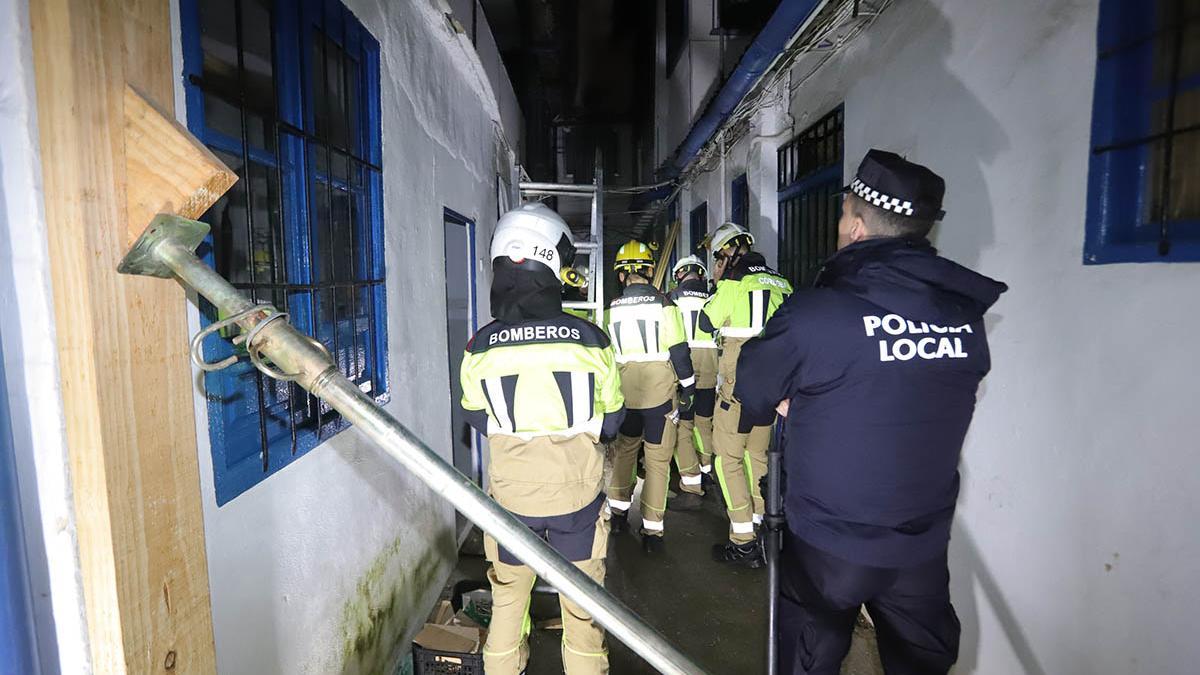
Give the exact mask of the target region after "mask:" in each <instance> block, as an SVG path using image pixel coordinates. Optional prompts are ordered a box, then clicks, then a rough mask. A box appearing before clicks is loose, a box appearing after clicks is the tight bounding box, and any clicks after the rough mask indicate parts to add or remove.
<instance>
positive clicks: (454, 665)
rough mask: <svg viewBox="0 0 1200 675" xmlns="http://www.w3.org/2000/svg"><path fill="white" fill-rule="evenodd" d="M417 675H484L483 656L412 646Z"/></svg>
mask: <svg viewBox="0 0 1200 675" xmlns="http://www.w3.org/2000/svg"><path fill="white" fill-rule="evenodd" d="M412 660H413V672H414V674H415V675H483V654H467V653H464V652H447V651H442V650H439V649H426V648H424V647H422V646H421V645H419V644H417V643H415V642H414V643H413V646H412Z"/></svg>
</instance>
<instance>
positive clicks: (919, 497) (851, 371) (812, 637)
mask: <svg viewBox="0 0 1200 675" xmlns="http://www.w3.org/2000/svg"><path fill="white" fill-rule="evenodd" d="M846 190H847V191H848V192H849V194H847V195H846V197H845V201H844V202H843V204H842V215H841V219H840V221H839V222H838V247H839V249H838V251H837V253H835V254H834V255H833V256H832V257H831V258H829V259H828V260H827V261H825V264H824V266H823V267H822V269H821V273H820V274H819V275H818V276H817V280H816V284H815V285H814V288H812V289H807V290H804V291H801V292H799V293H797V294H796V295H794V296H792V298H791V299H789V300H788V301H787V303H786V304H785V305H784V306H783V308H782V309H780V311H779V313H778V314H777V315H776V317H775V319H774V320H772V321H771V323H770V325H769V326H767V330H766V333H765V334H764V335H763V337H762V338H761V339H758V340H754V341H752V342H750V343H749V344H747V345H746V346H745V347H744V348H743V350H742V357H741V361H740V362H739V363H738V385H737V392H736V393H737V395H738V396H739V398H740V399H741V401H742V402H743V404H744V406H745V408H746V409H748V410H755V411H758V413H759V414H769V413H770V412H772V410H773V409H777V410H778V411H779V412H780V413H781V414H783V415H785V416H786V427H787V434H786V439H787V440H786V443H785V444H784V445H785V447H784V468H785V470H784V472H783V479H784V485H785V488H784V492H783V497H784V512H785V514H786V516H787V529H786V530H785V531H784V544H783V551H782V560H781V563H780V570H779V576H780V585H779V591H778V597H779V632H778V634H777V635H776V636H775V637H776V644H777V645H778V650H779V661H780V663H779V666H780V667H779V672H780V673H809V674H811V675H836V674H837V673H838V672H839V671H840V669H841V665H842V659H843V658H844V657H845V656H846V652H847V650H848V649H849V648H850V640H851V635H852V634H853V631H854V621H855V618H856V617H857V616H858V614H859V609H860V606H861V605H864V604H865V605H866V607H867V610H868V611H869V612H870V614H871V619H872V620H873V621H874V623H875V628H876V634H877V636H878V643H879V655H880V657H881V659H882V661H883V665H884V670H885V671H886V672H888V673H923V674H928V675H934V674H936V673H945V672H947V671H949V670H950V668H951V666H952V665H953V664H954V662H955V661H956V659H957V657H958V646H959V630H960V626H959V622H958V617H957V616H956V614H955V612H954V607H953V605H951V603H950V590H949V587H948V584H949V574H948V572H947V567H946V555H947V546H948V544H949V541H950V529H951V523H952V521H953V518H954V508H955V504H956V501H957V498H958V487H959V474H958V463H959V457H960V456H961V454H962V446H963V439H964V437H965V436H966V433H967V428H968V427H969V425H970V423H971V417H972V415H973V413H974V411H975V398H976V394H977V392H978V389H979V383H980V380H982V378H983V377H984V375H986V374H987V372H988V370H989V369H990V367H991V358H990V356H989V352H988V342H987V335H986V331H985V326H984V320H983V317H984V314H985V313H986V312H987V311H988V308H990V307H991V306H992V304H993V303H995V302H996V301H997V299H999V297H1000V294H1001V293H1003V292H1005V291H1006V290H1007V288H1008V287H1007V286H1006V285H1005V284H1003V283H1002V282H999V281H996V280H994V279H990V278H988V277H985V276H983V275H982V274H979V273H977V272H974V271H972V270H969V269H967V268H966V267H963V266H961V265H959V264H957V263H954V262H952V261H950V260H947V259H946V258H942V257H940V256H938V254H937V250H936V249H934V248H933V246H932V245H930V243H929V240H928V239H927V237H928V235H929V232H930V230H931V229H932V228H933V226H934V224H935V223H936V222H937V221H939V220H941V219H942V217H943V215H944V213H943V212H942V199H943V197H944V195H945V191H946V183H945V181H944V180H943V179H942V177H941V176H938V175H937V174H936V173H934V172H933V171H932V170H930V169H929V168H927V167H925V166H922V165H920V164H916V163H913V162H910V161H907V160H905V159H904V158H902V157H901V156H899V155H897V154H894V153H891V152H884V151H881V150H871V151H870V152H868V153H867V155H866V157H865V158H864V159H863V161H862V164H861V165H860V166H859V168H858V172H857V173H856V175H855V178H854V181H853V182H852V183H851V184H850V186H849V187H847V188H846ZM751 383H753V384H752V386H747V385H751ZM1116 670H1120V669H1119V668H1116Z"/></svg>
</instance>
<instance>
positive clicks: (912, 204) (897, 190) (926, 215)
mask: <svg viewBox="0 0 1200 675" xmlns="http://www.w3.org/2000/svg"><path fill="white" fill-rule="evenodd" d="M842 191H843V192H852V193H854V194H855V195H857V196H858V197H859V198H860V199H862V200H863V201H865V202H867V203H868V204H870V205H872V206H875V207H878V208H881V209H884V210H887V211H892V212H893V213H898V214H900V215H902V216H911V217H913V218H920V219H921V220H941V219H942V218H944V217H945V216H946V212H945V211H943V210H942V197H944V196H945V195H946V181H945V180H943V179H942V177H941V176H939V175H937V174H936V173H934V172H933V171H931V170H930V169H929V167H927V166H923V165H921V164H917V163H915V162H910V161H908V160H907V159H904V158H903V157H901V156H900V155H897V154H896V153H894V152H887V151H885V150H876V149H871V150H868V151H867V156H866V157H863V161H862V164H859V165H858V172H857V173H855V175H854V182H852V183H850V184H849V185H847V186H846V187H845V188H842Z"/></svg>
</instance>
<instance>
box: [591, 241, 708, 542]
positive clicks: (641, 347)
mask: <svg viewBox="0 0 1200 675" xmlns="http://www.w3.org/2000/svg"><path fill="white" fill-rule="evenodd" d="M613 268H614V269H615V270H616V273H617V281H618V282H619V283H620V284H621V286H622V288H623V292H622V294H621V296H620V297H618V298H616V299H615V300H613V301H612V303H611V304H610V305H609V308H608V315H607V321H608V326H607V327H608V334H609V336H610V337H611V338H612V343H613V349H614V350H615V352H616V360H617V364H618V367H619V368H620V371H621V392H622V394H623V395H624V398H625V407H626V408H627V413H628V414H627V415H626V416H625V422H624V424H622V425H621V428H620V433H619V434H618V435H617V440H616V442H615V443H614V444H613V451H614V453H613V454H614V460H613V470H612V477H611V478H610V480H609V487H608V506H609V508H610V509H611V510H612V524H613V530H614V531H615V532H620V531H622V530H623V529H624V528H625V526H626V519H627V517H628V511H629V507H630V506H632V500H633V489H634V486H635V484H636V483H637V456H638V446H640V445H642V444H643V441H644V443H645V449H646V452H645V458H644V459H643V462H642V464H643V467H644V469H645V476H646V481H645V483H644V484H643V485H642V499H641V511H642V548H643V549H644V550H645V551H646V553H648V554H657V553H661V552H662V549H663V514H664V513H665V511H666V509H667V483H668V481H669V480H670V474H671V456H672V455H673V454H674V452H675V434H676V428H675V425H676V424H677V422H678V420H679V415H680V414H682V412H683V411H686V410H689V409H690V408H691V405H692V397H693V395H694V393H695V388H696V387H695V385H696V378H695V376H694V375H693V374H692V359H691V353H690V350H689V349H688V344H687V337H686V335H685V334H684V329H683V318H682V316H681V315H680V314H679V308H678V307H676V306H675V304H674V303H673V302H671V301H670V299H668V298H667V297H666V296H664V295H663V294H662V293H659V292H658V290H657V289H655V288H654V286H651V285H650V280H651V278H652V277H653V276H654V257H653V253H652V252H651V250H650V247H649V246H647V245H645V244H643V243H642V242H640V241H630V242H627V243H626V244H625V245H623V246H622V247H621V248H620V249H619V250H618V251H617V256H616V263H615V264H614V266H613ZM691 475H694V476H695V477H696V478H697V479H698V478H699V475H700V469H699V467H696V468H694V469H693V470H692V472H691ZM693 497H694V495H693ZM681 498H682V497H677V498H676V499H681Z"/></svg>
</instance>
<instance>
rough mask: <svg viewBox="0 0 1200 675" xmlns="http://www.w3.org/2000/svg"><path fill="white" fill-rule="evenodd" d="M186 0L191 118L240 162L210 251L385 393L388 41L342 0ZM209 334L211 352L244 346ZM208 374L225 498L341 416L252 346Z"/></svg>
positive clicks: (206, 310)
mask: <svg viewBox="0 0 1200 675" xmlns="http://www.w3.org/2000/svg"><path fill="white" fill-rule="evenodd" d="M180 16H181V25H182V32H183V46H184V71H185V73H184V74H185V85H186V94H187V112H188V127H189V129H190V130H191V131H192V132H193V133H194V134H196V136H197V137H198V138H200V139H201V140H202V141H203V142H204V143H205V144H206V145H207V146H208V147H209V148H210V149H212V150H213V152H214V153H215V154H216V155H217V156H218V157H219V158H220V159H221V160H222V161H224V162H225V163H226V164H228V165H229V167H230V168H231V169H233V170H235V171H236V172H237V174H238V176H239V178H240V180H239V181H238V183H237V184H236V185H235V186H234V188H233V189H232V190H230V191H229V192H228V193H227V194H226V195H225V196H224V197H222V198H221V200H219V201H218V202H217V203H216V204H215V205H214V206H213V207H212V208H211V209H210V210H209V211H208V213H206V214H205V216H204V217H203V219H204V220H205V221H206V222H208V223H209V224H210V225H211V226H212V234H211V236H210V239H209V242H208V246H207V249H202V251H203V252H204V253H205V259H206V261H207V262H208V263H210V264H212V265H213V266H214V267H215V268H216V269H217V271H218V272H220V273H221V274H222V275H223V276H225V277H226V278H228V279H229V280H230V281H231V282H232V283H233V285H234V286H235V287H237V288H240V289H243V290H246V291H248V292H249V293H250V294H251V295H252V296H253V297H254V298H255V299H256V300H260V301H263V302H271V303H273V304H274V305H275V306H277V307H279V308H280V309H283V310H284V311H287V312H288V313H289V314H290V320H291V321H292V323H293V324H294V325H296V326H297V328H299V329H300V330H302V331H304V332H306V333H308V334H309V335H313V336H315V337H316V338H317V339H318V340H320V341H321V342H322V343H324V344H325V345H326V347H328V348H329V350H330V352H331V354H333V356H334V358H335V360H336V361H337V365H338V368H339V369H340V370H341V371H342V373H344V374H345V375H346V376H347V377H349V378H350V379H351V380H352V381H354V382H355V383H356V384H357V385H358V386H359V388H360V389H362V390H363V391H364V392H366V393H368V394H369V395H371V396H373V397H375V398H376V399H377V400H383V399H384V398H385V397H386V395H387V356H386V308H385V297H384V264H383V204H382V170H381V167H380V122H379V45H378V43H377V42H376V41H375V39H374V38H373V37H371V35H370V34H369V33H368V32H367V31H366V30H365V29H364V28H363V27H362V25H361V24H360V23H359V22H358V21H357V20H356V19H355V18H354V16H353V15H352V14H351V13H350V12H349V11H348V10H347V9H346V8H345V7H343V6H342V5H341V4H340V3H338V2H336V1H333V0H324V1H323V0H303V1H301V2H296V3H291V2H284V3H278V4H275V3H273V2H271V0H181V4H180ZM201 309H202V315H203V321H204V322H205V323H208V322H211V321H212V320H214V319H216V318H217V317H216V313H215V310H214V309H213V308H212V307H211V306H210V305H207V304H206V303H204V304H202V308H201ZM210 342H211V344H208V345H206V348H205V351H206V356H207V357H208V358H209V359H215V358H223V357H224V356H226V355H228V354H230V353H233V350H234V349H235V348H234V347H232V346H231V345H230V344H229V343H228V342H227V341H216V340H213V341H210ZM237 349H242V350H244V348H241V347H239V348H237ZM205 389H206V395H207V398H208V409H209V430H210V437H211V440H212V448H213V465H214V479H215V484H216V490H217V502H218V504H223V503H225V502H227V501H229V500H230V499H232V498H234V497H236V496H237V495H239V494H241V493H242V492H244V491H245V490H246V489H248V488H249V487H251V486H252V485H255V484H257V483H258V482H260V481H262V480H263V479H264V478H265V477H266V476H268V475H270V474H271V473H273V472H275V471H277V470H279V469H281V468H282V467H284V466H286V465H287V464H289V463H290V462H291V461H293V460H294V459H295V458H297V457H298V456H300V455H302V454H303V453H304V452H306V451H308V450H309V449H311V448H313V447H315V446H316V445H317V444H318V443H320V442H322V441H323V440H326V439H328V438H329V437H330V436H332V435H333V434H335V433H337V432H338V431H340V430H341V429H343V428H344V427H345V426H346V423H345V422H344V421H343V420H342V419H341V418H340V416H339V415H338V414H337V412H336V411H334V410H333V409H331V408H330V407H329V406H328V405H327V404H325V403H323V402H321V401H319V400H318V399H316V398H315V397H312V396H310V395H307V394H306V393H305V392H304V391H303V390H302V389H300V388H299V387H297V386H295V385H293V384H291V383H286V382H278V381H275V380H271V379H269V378H264V377H263V375H262V374H261V373H259V372H258V370H257V369H255V368H254V367H252V366H251V365H249V364H248V363H246V362H244V361H243V362H239V363H238V364H237V365H236V366H233V367H231V368H228V369H226V370H223V371H218V372H216V373H210V374H207V375H206V376H205Z"/></svg>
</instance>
